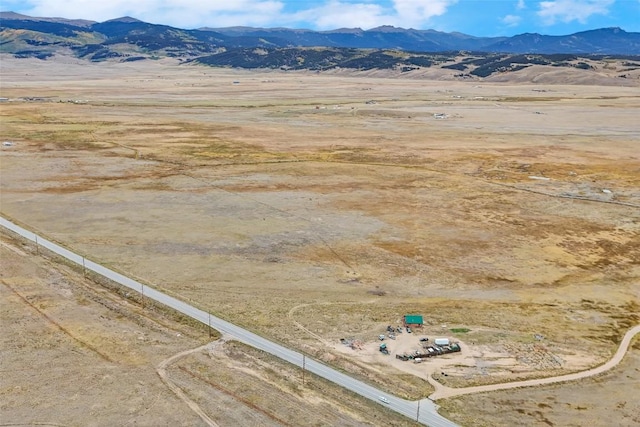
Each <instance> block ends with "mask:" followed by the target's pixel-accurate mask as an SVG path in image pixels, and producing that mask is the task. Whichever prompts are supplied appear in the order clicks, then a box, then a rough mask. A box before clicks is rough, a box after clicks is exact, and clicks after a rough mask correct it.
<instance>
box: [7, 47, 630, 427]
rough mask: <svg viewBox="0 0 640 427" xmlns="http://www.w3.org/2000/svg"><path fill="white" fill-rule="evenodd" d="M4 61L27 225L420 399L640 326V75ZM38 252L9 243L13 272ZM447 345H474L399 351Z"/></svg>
mask: <svg viewBox="0 0 640 427" xmlns="http://www.w3.org/2000/svg"><path fill="white" fill-rule="evenodd" d="M1 66H2V68H1V70H2V82H1V84H2V87H1V89H2V93H1V96H2V97H3V98H8V99H7V100H6V101H4V102H3V103H2V104H0V113H1V122H0V124H1V128H0V139H2V141H4V142H7V143H8V144H4V143H3V146H2V147H1V151H2V152H1V157H0V160H1V176H0V179H1V185H2V187H1V189H2V193H1V196H0V197H1V198H0V202H1V206H0V210H1V212H2V214H3V215H5V216H7V217H8V218H11V219H13V220H16V221H17V222H19V223H22V224H23V225H25V226H26V227H28V228H31V229H32V230H34V231H37V232H40V233H42V234H44V235H46V236H48V237H50V238H51V239H53V240H56V241H58V242H60V243H61V244H63V245H67V246H69V247H72V248H74V250H76V251H77V252H79V253H82V254H85V255H86V256H87V257H88V258H91V259H94V260H96V261H98V262H101V263H104V264H105V265H108V266H109V267H110V268H113V269H115V270H119V271H122V272H124V273H126V274H128V275H131V276H133V277H136V278H138V279H140V280H141V281H144V282H146V283H149V284H151V285H152V286H155V287H157V288H159V289H162V290H164V291H166V292H168V293H170V294H173V295H177V296H179V297H180V298H182V299H184V300H188V301H190V302H191V303H192V304H194V305H197V306H199V307H201V308H203V309H206V310H210V311H211V312H213V313H215V314H216V315H219V316H220V317H223V318H226V319H228V320H230V321H232V322H234V323H237V324H239V325H242V326H244V327H246V328H248V329H251V330H253V331H255V332H258V333H260V334H263V335H265V336H268V337H269V338H271V339H275V340H278V341H281V342H282V343H284V344H286V345H289V346H291V347H295V348H298V349H300V350H303V351H306V352H308V353H309V354H311V355H313V356H314V357H318V358H320V359H322V360H325V361H327V362H329V363H331V364H334V365H336V366H339V367H341V368H343V369H345V370H347V371H348V372H351V373H352V374H354V375H356V376H358V377H361V378H365V379H367V380H368V381H371V382H372V383H374V384H376V385H377V386H379V387H381V388H385V389H387V390H389V391H391V392H393V393H396V394H398V395H400V396H403V397H407V398H412V399H416V398H422V397H426V396H427V395H429V394H430V393H432V392H433V390H434V385H435V386H437V384H442V385H443V386H448V387H465V386H471V385H479V384H491V383H496V382H505V381H512V380H515V379H525V378H537V377H543V376H550V375H559V374H563V373H567V372H573V371H577V370H583V369H587V368H589V367H592V366H595V365H598V364H600V363H602V362H603V361H604V360H606V359H607V358H609V357H610V355H611V354H612V353H613V351H614V349H615V348H616V345H617V344H618V342H619V341H620V339H621V337H622V335H623V334H624V333H625V332H626V330H627V329H629V328H630V327H631V326H633V325H636V324H638V322H639V320H640V285H639V283H640V154H639V153H640V149H639V147H640V122H638V120H637V116H638V111H640V84H639V83H638V81H636V80H629V79H616V78H615V77H612V76H607V75H603V74H598V75H596V76H595V77H589V76H592V75H588V74H584V73H588V71H585V70H572V72H575V73H576V77H575V79H573V81H580V83H581V84H579V85H570V84H567V82H568V81H572V79H571V78H569V77H568V76H567V75H565V74H563V75H562V78H561V79H560V78H558V79H557V80H556V81H554V79H553V71H548V72H546V71H544V70H537V71H536V73H537V74H535V75H534V74H531V75H523V74H517V73H514V76H513V79H512V81H509V79H505V78H501V79H500V81H488V80H476V81H455V80H451V79H448V78H444V77H443V78H438V76H422V77H420V76H414V78H400V77H398V76H395V75H391V74H389V73H387V74H385V75H371V74H370V73H369V74H366V73H357V72H351V73H347V72H343V73H338V72H332V73H326V74H323V73H311V72H279V71H271V72H268V71H263V72H258V71H253V72H249V71H243V70H234V69H211V68H206V67H200V66H192V65H184V64H183V65H179V64H178V62H177V61H171V60H160V61H145V62H138V63H109V62H105V63H101V64H93V63H86V62H80V61H75V60H70V59H69V60H61V59H60V60H50V61H46V62H43V61H39V60H32V59H22V60H16V59H11V58H8V57H3V58H2V61H1ZM527 72H529V73H531V72H532V71H531V70H528V71H527ZM564 72H565V71H563V73H564ZM589 72H591V71H589ZM545 73H547V74H545ZM591 73H594V72H591ZM590 78H592V80H589V79H590ZM495 80H497V79H495ZM542 82H544V83H542ZM590 83H591V84H590ZM3 250H4V249H3ZM5 252H6V251H5ZM22 259H23V258H21V257H17V258H16V257H15V256H13V255H11V256H5V255H3V257H2V263H3V275H6V274H8V273H6V272H7V271H10V269H9V267H7V266H11V265H14V264H15V265H16V266H19V265H20V264H21V262H22V261H21V260H22ZM11 268H14V267H11ZM15 268H18V267H15ZM7 280H8V279H6V278H5V277H4V276H3V283H5V282H6V281H7ZM12 283H13V282H11V283H9V285H10V286H12V287H13V288H15V289H16V291H17V292H21V288H20V286H21V285H19V284H12ZM5 284H6V283H5ZM23 291H24V290H23ZM12 298H13V297H12V296H11V293H10V292H9V291H6V290H5V292H4V293H3V305H5V304H7V307H8V306H9V305H8V304H10V303H11V304H13V302H12ZM13 299H15V298H13ZM407 313H419V314H422V315H424V318H425V323H426V324H425V328H424V331H416V332H418V333H416V334H413V335H412V336H411V338H410V337H409V334H406V333H405V334H403V336H402V339H398V340H396V341H386V342H388V345H389V348H390V350H391V356H384V355H382V354H380V353H379V352H378V351H377V344H376V341H377V337H378V335H379V334H381V333H385V328H386V327H387V325H398V324H400V322H401V319H402V316H403V315H404V314H407ZM9 317H10V318H12V319H13V317H11V316H9ZM423 335H424V336H428V337H436V336H443V337H449V338H451V339H452V340H454V341H460V342H461V343H462V348H463V351H462V352H461V353H460V354H459V355H454V356H451V355H449V356H443V357H442V358H441V359H430V360H429V361H427V362H424V363H421V364H414V363H411V362H401V361H399V360H397V359H395V358H394V357H393V356H394V354H399V353H400V352H404V351H411V350H413V349H414V348H415V346H416V345H419V343H418V341H417V337H418V336H423ZM341 338H346V339H349V341H351V342H353V341H357V342H361V343H362V345H361V346H360V347H361V348H360V347H359V346H355V349H352V348H348V347H346V346H344V345H342V344H340V339H341ZM410 340H414V341H410ZM193 344H194V343H190V345H193ZM5 345H9V344H8V343H4V344H3V346H5ZM167 345H168V346H169V347H171V350H177V349H176V348H175V346H177V343H175V342H171V344H170V345H169V344H167ZM412 346H413V347H412ZM187 349H188V346H185V348H183V350H187ZM3 350H4V349H3ZM242 351H243V350H242V347H232V348H231V350H228V353H229V352H231V353H232V354H236V353H238V352H242ZM245 351H246V352H247V354H249V353H250V352H249V351H248V350H245ZM234 352H235V353H234ZM29 354H31V353H30V352H28V354H25V355H24V357H26V358H27V359H26V360H28V358H29V357H32V356H30V355H29ZM633 354H635V353H633ZM33 357H36V356H35V355H34V356H33ZM47 357H49V356H47ZM51 357H52V359H51V361H50V363H56V362H55V360H57V358H58V357H59V356H51ZM167 357H168V356H167ZM194 357H195V356H194ZM225 357H230V356H228V355H227V356H222V355H221V356H220V358H221V359H224V358H225ZM247 357H248V358H251V357H254V356H250V355H249V356H247ZM634 358H635V356H633V355H632V356H630V360H631V362H627V364H626V365H625V369H635V370H636V371H637V366H636V365H637V363H635V362H634V361H635V359H634ZM12 360H13V359H12ZM224 360H227V359H224ZM11 363H15V364H16V366H17V365H19V364H20V363H24V362H23V361H22V360H20V361H18V360H16V361H14V362H11ZM191 363H192V364H193V366H196V365H197V367H198V369H197V370H193V369H192V370H191V371H190V372H192V373H193V372H196V371H197V373H198V375H200V376H201V377H202V378H208V375H212V374H208V373H207V368H205V367H204V364H202V363H201V362H198V360H196V359H194V360H193V361H191ZM198 363H201V365H198ZM233 363H239V362H233ZM233 363H232V362H231V361H229V362H228V363H227V364H228V365H229V366H231V365H233ZM3 369H6V370H10V368H3ZM185 369H186V368H185ZM194 369H195V368H194ZM210 369H212V368H210ZM218 369H219V367H218ZM278 369H285V368H284V367H280V368H278ZM445 373H446V375H444V374H445ZM15 375H19V374H15ZM145 375H147V374H145ZM176 375H178V374H176ZM179 375H181V377H180V378H181V381H187V380H188V378H191V380H193V375H191V374H188V373H187V371H186V370H182V371H181V373H180V374H179ZM194 375H195V374H194ZM7 378H8V379H7ZM14 380H15V381H18V380H16V379H13V378H12V376H11V375H8V376H7V377H3V381H7V384H13V383H12V381H14ZM191 380H189V381H191ZM141 381H142V380H141ZM434 381H435V382H436V383H434ZM200 382H202V381H200ZM565 387H569V386H568V385H567V386H563V385H555V386H552V387H551V386H549V388H548V389H545V390H546V393H548V394H551V395H554V396H556V397H557V399H556V400H554V401H553V402H552V401H549V403H545V405H546V406H538V407H537V409H535V408H534V409H535V411H540V412H541V414H542V416H539V417H538V416H537V415H536V417H537V418H536V417H534V418H535V419H533V418H531V416H529V415H527V411H529V412H531V411H533V410H534V409H531V410H529V409H527V410H524V412H515V413H514V414H512V415H510V417H511V418H510V419H509V420H510V421H509V423H511V422H512V421H513V420H514V419H516V420H517V418H518V416H520V415H521V416H522V419H523V420H524V419H526V420H527V423H528V424H529V423H531V422H539V423H545V424H549V423H548V422H546V421H549V419H553V418H547V417H546V416H545V411H549V412H551V411H558V409H557V408H554V407H553V405H554V404H555V402H562V398H560V397H558V396H560V395H561V394H562V393H566V392H567V391H566V390H569V389H568V388H565ZM621 387H623V388H625V389H628V391H629V393H630V392H631V390H632V387H633V384H632V383H631V382H622V385H621ZM3 388H4V389H6V387H4V386H3ZM185 388H188V387H187V386H186V385H185ZM621 392H623V391H621ZM157 393H160V391H157ZM193 393H195V392H193ZM501 393H506V392H501ZM194 395H196V394H194ZM159 396H163V395H159ZM483 396H486V398H487V399H489V400H492V398H491V394H486V395H483ZM162 398H163V399H164V397H162ZM276 398H277V397H274V399H276ZM584 398H585V399H586V398H587V396H586V395H585V397H584ZM167 399H168V397H167ZM460 399H467V400H465V402H470V400H468V399H472V397H464V398H460ZM577 399H579V398H577ZM456 401H457V400H456ZM461 401H462V400H461ZM167 404H169V403H167ZM175 404H177V405H181V404H182V403H181V402H179V401H176V402H175ZM492 404H493V405H495V407H496V408H500V407H501V405H503V406H505V407H506V406H508V405H513V401H512V400H509V399H497V400H493V401H492ZM561 404H562V403H558V405H561ZM478 405H480V403H478ZM480 406H481V405H480ZM203 407H204V406H203ZM446 409H447V411H448V412H449V413H450V414H453V416H454V417H455V412H456V411H458V416H457V417H456V419H459V420H461V421H462V422H464V421H467V422H470V423H472V424H473V425H475V423H478V422H482V417H483V416H485V417H490V414H484V415H483V413H480V414H478V417H479V418H475V420H474V421H470V420H472V418H469V417H466V416H463V415H461V414H462V413H463V412H464V410H465V409H464V405H457V406H456V405H455V404H447V405H446ZM564 409H565V411H568V413H569V415H565V416H567V417H571V414H574V415H575V416H576V417H577V416H584V415H585V413H587V412H588V413H589V416H590V417H591V418H592V419H595V420H598V419H602V417H605V416H607V417H611V416H616V407H615V405H612V407H611V408H607V409H606V411H605V410H604V409H602V408H598V407H597V406H596V405H586V404H585V405H583V404H581V403H580V402H577V401H576V402H574V401H572V403H571V405H569V406H567V407H566V408H564ZM618 409H620V414H619V416H620V417H623V416H625V414H626V413H624V405H623V407H622V408H618ZM205 411H206V409H205ZM211 412H213V411H211ZM555 413H556V412H553V414H555ZM536 414H537V412H536ZM612 414H613V415H612ZM174 415H175V414H174ZM263 415H264V414H263ZM256 416H262V415H256ZM239 417H240V418H241V417H242V416H241V415H239ZM355 418H356V419H360V418H358V417H355ZM278 419H279V420H280V421H278ZM278 419H275V420H274V419H273V418H270V421H269V422H274V423H275V424H276V425H277V424H278V423H280V424H282V420H283V419H282V418H278ZM488 419H489V420H490V421H485V424H486V425H496V424H495V419H492V418H488ZM235 420H236V421H237V419H235ZM327 420H328V419H327ZM327 420H325V421H324V422H325V423H331V422H330V421H327ZM361 420H362V422H371V421H366V418H361ZM545 420H546V421H545ZM290 421H291V420H289V421H285V424H286V423H287V422H290ZM221 422H222V424H221V425H225V424H224V421H221ZM228 422H229V423H230V424H228V425H232V424H233V422H235V421H233V420H232V421H228ZM265 422H266V421H265ZM319 422H321V423H322V422H323V421H319ZM340 422H343V421H340ZM344 422H345V423H347V422H346V421H344ZM505 422H506V421H505ZM516 422H517V421H516ZM185 423H186V425H191V424H190V422H188V421H185ZM373 423H374V424H375V422H373ZM149 424H153V423H149ZM294 424H295V423H294ZM472 424H469V425H472Z"/></svg>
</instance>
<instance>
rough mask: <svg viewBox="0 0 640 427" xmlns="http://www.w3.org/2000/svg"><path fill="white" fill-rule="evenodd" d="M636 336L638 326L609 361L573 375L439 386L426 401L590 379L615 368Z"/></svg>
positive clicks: (626, 335) (624, 339)
mask: <svg viewBox="0 0 640 427" xmlns="http://www.w3.org/2000/svg"><path fill="white" fill-rule="evenodd" d="M637 334H640V325H636V326H635V327H633V328H631V329H629V330H628V331H627V333H626V334H625V335H624V337H623V338H622V341H621V342H620V346H619V347H618V350H617V351H616V353H615V354H614V355H613V357H612V358H611V359H609V361H607V362H606V363H604V364H602V365H600V366H597V367H595V368H592V369H588V370H586V371H582V372H575V373H573V374H566V375H560V376H557V377H549V378H538V379H533V380H525V381H515V382H511V383H503V384H490V385H482V386H475V387H465V388H451V387H447V386H444V385H442V384H440V387H438V388H436V391H435V392H434V393H432V394H431V395H430V396H429V397H428V399H429V400H434V401H435V400H438V399H446V398H449V397H457V396H462V395H465V394H473V393H483V392H488V391H497V390H507V389H512V388H520V387H533V386H540V385H546V384H554V383H559V382H565V381H574V380H579V379H583V378H588V377H592V376H594V375H598V374H601V373H603V372H606V371H608V370H610V369H613V368H614V367H616V366H617V365H618V364H619V363H620V362H621V361H622V359H623V358H624V356H625V354H626V352H627V350H628V349H629V345H630V344H631V339H632V338H633V337H634V336H635V335H637ZM429 382H431V381H429ZM434 385H435V384H434Z"/></svg>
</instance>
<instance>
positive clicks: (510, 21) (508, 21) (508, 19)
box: [502, 15, 522, 27]
mask: <svg viewBox="0 0 640 427" xmlns="http://www.w3.org/2000/svg"><path fill="white" fill-rule="evenodd" d="M520 21H522V17H520V16H517V15H507V16H505V17H504V18H502V23H503V24H505V25H506V26H508V27H515V26H516V25H518V24H519V23H520Z"/></svg>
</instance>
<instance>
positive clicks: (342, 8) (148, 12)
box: [8, 0, 458, 29]
mask: <svg viewBox="0 0 640 427" xmlns="http://www.w3.org/2000/svg"><path fill="white" fill-rule="evenodd" d="M8 1H13V0H8ZM293 1H295V0H133V1H132V0H108V1H96V0H65V1H62V0H27V2H26V4H24V5H23V6H22V7H21V8H20V9H21V12H22V13H25V14H28V15H33V16H60V17H65V18H82V19H91V20H95V21H105V20H108V19H113V18H118V17H121V16H126V15H128V16H132V17H134V18H137V19H141V20H143V21H146V22H151V23H162V24H166V25H172V26H177V27H181V28H198V27H203V26H208V27H226V26H234V25H246V26H293V27H295V26H299V25H300V24H301V23H304V24H303V25H310V26H311V27H313V28H316V29H335V28H340V27H361V28H365V29H368V28H372V27H377V26H380V25H394V26H398V27H404V28H410V27H412V28H424V27H425V26H426V25H429V24H433V22H432V21H431V20H432V19H433V18H434V17H437V16H441V15H443V14H445V13H446V12H447V10H448V8H449V7H450V6H451V5H453V4H455V3H457V1H458V0H390V1H386V2H381V1H374V0H322V1H321V2H309V3H311V4H308V5H307V4H306V3H305V2H302V1H300V3H299V4H298V8H297V10H296V11H287V10H286V9H287V7H286V5H287V4H292V3H293ZM318 3H320V4H319V5H318ZM301 4H303V5H304V6H302V7H300V5H301Z"/></svg>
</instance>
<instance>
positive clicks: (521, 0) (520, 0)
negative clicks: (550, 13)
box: [516, 0, 527, 10]
mask: <svg viewBox="0 0 640 427" xmlns="http://www.w3.org/2000/svg"><path fill="white" fill-rule="evenodd" d="M526 7H527V5H526V4H525V3H524V0H518V4H517V5H516V9H518V10H522V9H526Z"/></svg>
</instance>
